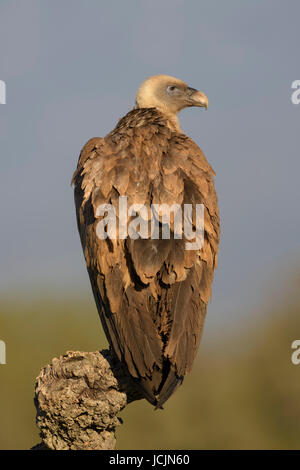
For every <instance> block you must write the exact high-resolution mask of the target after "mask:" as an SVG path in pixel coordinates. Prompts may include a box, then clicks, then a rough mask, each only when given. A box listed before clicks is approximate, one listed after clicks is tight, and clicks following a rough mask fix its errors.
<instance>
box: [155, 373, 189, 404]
mask: <svg viewBox="0 0 300 470" xmlns="http://www.w3.org/2000/svg"><path fill="white" fill-rule="evenodd" d="M182 382H183V376H178V375H177V374H176V372H175V370H174V368H173V367H172V366H171V367H170V371H169V374H168V376H167V378H166V380H165V382H164V384H163V386H162V388H161V390H160V392H159V397H158V400H157V404H156V407H155V409H156V410H157V409H158V408H161V409H162V405H163V404H164V403H165V402H166V401H167V400H168V398H170V396H171V395H172V394H173V393H174V392H175V390H176V388H177V387H179V385H181V384H182Z"/></svg>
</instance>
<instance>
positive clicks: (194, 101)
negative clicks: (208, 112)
mask: <svg viewBox="0 0 300 470" xmlns="http://www.w3.org/2000/svg"><path fill="white" fill-rule="evenodd" d="M188 96H189V102H190V106H199V107H201V108H205V109H207V108H208V98H207V96H206V95H205V94H204V93H202V92H201V91H198V90H196V89H195V88H188Z"/></svg>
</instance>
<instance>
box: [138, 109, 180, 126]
mask: <svg viewBox="0 0 300 470" xmlns="http://www.w3.org/2000/svg"><path fill="white" fill-rule="evenodd" d="M145 107H146V106H138V104H136V106H135V109H142V108H145ZM148 107H149V108H154V107H155V109H157V111H158V112H159V113H160V114H162V115H163V117H164V118H165V120H166V124H167V126H168V127H169V128H170V129H171V131H175V132H182V130H181V129H180V125H179V120H178V117H177V115H176V114H175V113H170V112H168V111H167V110H166V109H161V108H159V107H158V106H148Z"/></svg>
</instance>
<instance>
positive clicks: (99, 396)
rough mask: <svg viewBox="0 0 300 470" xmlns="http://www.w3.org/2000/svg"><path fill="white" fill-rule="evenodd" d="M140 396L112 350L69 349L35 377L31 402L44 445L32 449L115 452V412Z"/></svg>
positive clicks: (117, 419)
mask: <svg viewBox="0 0 300 470" xmlns="http://www.w3.org/2000/svg"><path fill="white" fill-rule="evenodd" d="M141 398H143V397H142V395H141V394H140V392H139V391H138V390H137V389H136V387H135V384H134V382H133V380H132V379H131V377H130V376H129V374H128V373H127V371H126V370H125V368H124V366H123V365H122V364H121V363H120V362H119V361H118V359H117V358H116V357H115V355H114V353H113V351H112V350H103V351H101V352H98V351H97V352H80V351H68V352H67V353H66V354H65V355H64V356H60V357H59V358H54V359H53V360H52V363H51V364H48V365H47V366H46V367H44V368H43V369H42V370H41V373H40V375H39V376H38V378H37V381H36V386H35V398H34V402H35V406H36V409H37V425H38V427H39V429H40V436H41V438H42V443H41V444H39V445H38V446H35V447H34V448H33V449H52V450H80V449H86V450H108V449H114V448H115V445H116V436H115V432H116V428H117V426H119V425H120V424H121V420H120V419H119V418H118V417H117V415H118V413H119V412H120V411H121V410H122V409H123V408H124V407H125V406H126V405H127V404H128V403H130V402H132V401H134V400H139V399H141Z"/></svg>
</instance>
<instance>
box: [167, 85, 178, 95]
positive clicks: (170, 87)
mask: <svg viewBox="0 0 300 470" xmlns="http://www.w3.org/2000/svg"><path fill="white" fill-rule="evenodd" d="M176 90H178V88H177V86H175V85H169V86H168V87H167V92H168V93H173V92H174V91H176Z"/></svg>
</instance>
